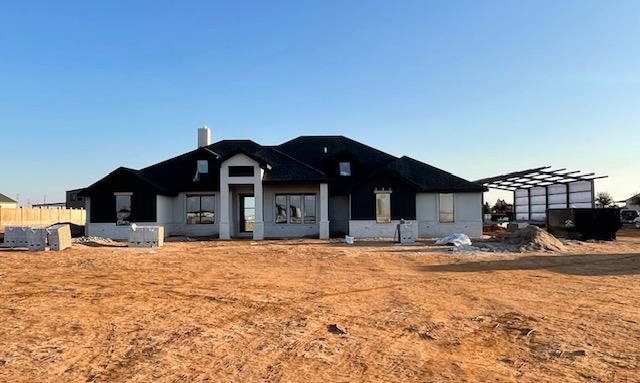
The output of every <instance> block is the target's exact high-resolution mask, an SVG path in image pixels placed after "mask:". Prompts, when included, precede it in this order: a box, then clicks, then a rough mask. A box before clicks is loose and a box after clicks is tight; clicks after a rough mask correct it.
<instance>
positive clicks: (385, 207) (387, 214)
mask: <svg viewBox="0 0 640 383" xmlns="http://www.w3.org/2000/svg"><path fill="white" fill-rule="evenodd" d="M375 193H376V222H377V223H388V222H391V191H390V190H389V191H385V190H381V191H378V190H376V191H375Z"/></svg>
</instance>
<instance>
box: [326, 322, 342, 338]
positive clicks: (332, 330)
mask: <svg viewBox="0 0 640 383" xmlns="http://www.w3.org/2000/svg"><path fill="white" fill-rule="evenodd" d="M327 331H329V332H330V333H332V334H336V335H344V334H346V332H345V331H344V330H343V329H341V328H340V327H338V325H337V324H335V323H334V324H330V325H328V326H327Z"/></svg>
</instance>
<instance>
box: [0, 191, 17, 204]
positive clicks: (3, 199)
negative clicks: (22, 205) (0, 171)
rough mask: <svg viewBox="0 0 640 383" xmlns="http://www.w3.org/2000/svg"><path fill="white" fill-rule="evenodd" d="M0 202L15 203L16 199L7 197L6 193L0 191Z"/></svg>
mask: <svg viewBox="0 0 640 383" xmlns="http://www.w3.org/2000/svg"><path fill="white" fill-rule="evenodd" d="M0 202H5V203H15V202H17V201H14V200H13V199H11V198H9V197H7V196H6V195H4V194H2V193H0Z"/></svg>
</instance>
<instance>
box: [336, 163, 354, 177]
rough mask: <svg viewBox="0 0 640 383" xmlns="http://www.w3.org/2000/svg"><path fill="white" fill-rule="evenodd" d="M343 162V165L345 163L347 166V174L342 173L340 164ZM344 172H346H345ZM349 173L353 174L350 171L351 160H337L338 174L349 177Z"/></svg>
mask: <svg viewBox="0 0 640 383" xmlns="http://www.w3.org/2000/svg"><path fill="white" fill-rule="evenodd" d="M343 164H344V165H347V167H348V168H349V169H348V172H349V174H342V165H343ZM345 173H346V172H345ZM351 174H353V173H352V172H351V161H340V162H338V175H339V176H340V177H351Z"/></svg>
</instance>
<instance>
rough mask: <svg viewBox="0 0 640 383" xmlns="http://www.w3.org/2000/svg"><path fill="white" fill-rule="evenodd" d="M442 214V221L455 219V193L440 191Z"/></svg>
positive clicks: (440, 217)
mask: <svg viewBox="0 0 640 383" xmlns="http://www.w3.org/2000/svg"><path fill="white" fill-rule="evenodd" d="M439 199H440V204H439V205H440V214H439V219H440V222H441V223H451V222H453V221H454V219H453V193H440V198H439Z"/></svg>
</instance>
